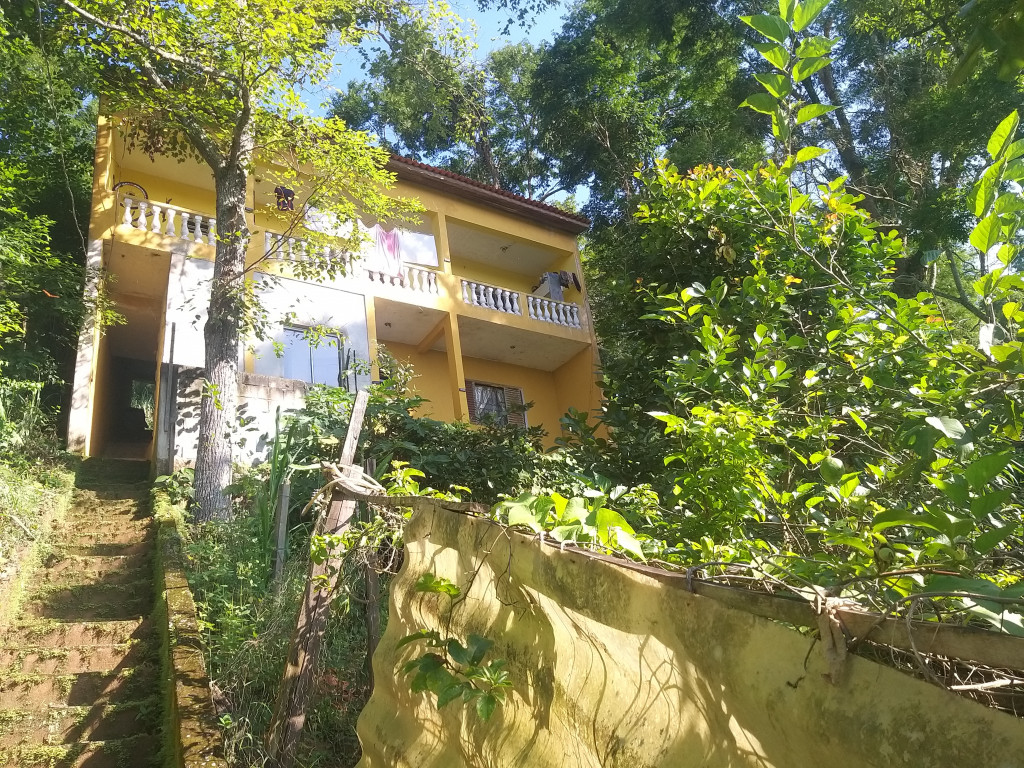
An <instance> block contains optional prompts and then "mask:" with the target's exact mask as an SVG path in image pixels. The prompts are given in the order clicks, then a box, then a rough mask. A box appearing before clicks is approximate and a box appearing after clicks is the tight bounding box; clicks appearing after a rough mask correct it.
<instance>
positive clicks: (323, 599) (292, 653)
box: [266, 390, 368, 768]
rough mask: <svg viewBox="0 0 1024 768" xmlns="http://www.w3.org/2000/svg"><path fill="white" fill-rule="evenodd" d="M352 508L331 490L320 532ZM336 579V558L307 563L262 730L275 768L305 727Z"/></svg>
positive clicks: (355, 426) (349, 458) (345, 457)
mask: <svg viewBox="0 0 1024 768" xmlns="http://www.w3.org/2000/svg"><path fill="white" fill-rule="evenodd" d="M367 400H368V396H367V394H366V391H365V390H364V391H362V392H359V393H358V394H356V400H355V404H354V405H353V406H352V416H351V418H350V420H349V424H348V433H347V434H346V435H345V444H344V446H343V447H342V449H341V460H340V462H339V466H342V467H344V466H345V465H348V464H351V463H352V462H353V461H354V460H355V456H356V447H357V446H358V444H359V433H360V431H361V430H362V426H363V419H364V418H365V416H366V404H367ZM355 509H356V502H355V501H354V500H346V499H345V498H343V496H342V493H341V490H340V489H339V488H337V487H335V489H334V492H333V493H332V494H331V501H330V504H329V505H328V507H327V514H326V517H325V519H324V522H323V526H322V527H321V532H322V533H323V534H324V535H331V534H338V533H341V532H342V531H344V530H345V529H346V528H347V527H348V524H349V521H350V520H351V519H352V516H353V514H354V513H355ZM340 575H341V560H340V558H337V557H334V556H331V557H329V558H328V559H327V560H326V561H324V562H323V563H321V564H319V565H317V564H316V563H313V562H310V564H309V575H308V576H307V578H306V588H305V591H304V592H303V595H302V603H301V604H300V605H299V615H298V619H297V620H296V622H295V632H294V634H293V635H292V642H291V646H290V647H289V649H288V658H287V660H286V661H285V667H284V673H283V674H282V675H281V685H280V687H279V688H278V690H277V701H276V702H275V705H274V716H273V718H272V719H271V721H270V728H269V730H268V731H267V738H266V744H267V753H268V755H269V756H270V758H271V760H272V761H273V763H274V764H275V765H277V766H279V768H290V766H291V765H292V763H293V762H294V761H295V747H296V746H297V745H298V743H299V736H301V734H302V727H303V726H304V725H305V723H306V707H307V705H308V703H309V698H310V694H311V693H312V690H313V672H314V670H315V669H316V664H317V660H318V658H319V656H320V646H321V643H322V641H323V636H324V629H325V628H326V626H327V617H328V614H329V612H330V607H331V601H332V600H333V599H334V594H335V592H336V590H337V586H338V579H339V577H340Z"/></svg>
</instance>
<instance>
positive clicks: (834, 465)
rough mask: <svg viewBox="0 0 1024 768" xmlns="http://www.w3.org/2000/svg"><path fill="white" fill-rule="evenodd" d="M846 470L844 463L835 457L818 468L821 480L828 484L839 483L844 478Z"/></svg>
mask: <svg viewBox="0 0 1024 768" xmlns="http://www.w3.org/2000/svg"><path fill="white" fill-rule="evenodd" d="M844 468H845V466H844V464H843V462H842V461H841V460H840V459H837V458H836V457H835V456H829V457H828V458H827V459H825V460H824V461H823V462H821V466H820V467H819V468H818V471H819V472H821V478H822V479H823V480H824V481H825V482H826V483H838V482H839V481H840V480H841V479H842V477H843V469H844Z"/></svg>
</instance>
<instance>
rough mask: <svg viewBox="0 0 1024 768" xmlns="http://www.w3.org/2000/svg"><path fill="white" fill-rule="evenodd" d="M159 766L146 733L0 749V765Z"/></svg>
mask: <svg viewBox="0 0 1024 768" xmlns="http://www.w3.org/2000/svg"><path fill="white" fill-rule="evenodd" d="M159 765H160V744H159V742H158V740H157V739H156V738H154V737H152V736H149V735H140V736H132V737H130V738H127V739H115V740H111V741H91V742H82V743H78V744H66V745H64V744H62V745H24V746H19V747H13V748H10V749H0V768H148V767H149V766H154V768H155V766H159Z"/></svg>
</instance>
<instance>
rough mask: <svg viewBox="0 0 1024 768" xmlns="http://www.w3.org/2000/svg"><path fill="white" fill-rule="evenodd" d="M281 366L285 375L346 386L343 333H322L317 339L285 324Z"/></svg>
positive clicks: (310, 381)
mask: <svg viewBox="0 0 1024 768" xmlns="http://www.w3.org/2000/svg"><path fill="white" fill-rule="evenodd" d="M282 342H283V343H282V350H281V368H282V375H283V376H284V378H286V379H298V380H299V381H304V382H306V383H307V384H325V385H327V386H329V387H344V386H347V384H348V381H347V380H346V379H347V378H348V377H347V376H343V373H347V371H346V370H345V366H343V365H342V360H343V358H344V354H345V349H344V345H343V344H342V340H341V337H339V336H337V335H336V334H323V335H321V336H319V337H318V338H317V340H316V341H313V340H311V339H310V338H309V337H308V336H307V331H306V330H305V329H302V328H285V329H284V338H283V340H282Z"/></svg>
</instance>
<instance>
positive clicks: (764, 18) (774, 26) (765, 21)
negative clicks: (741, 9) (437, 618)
mask: <svg viewBox="0 0 1024 768" xmlns="http://www.w3.org/2000/svg"><path fill="white" fill-rule="evenodd" d="M799 12H800V11H799V8H798V9H797V13H799ZM740 21H742V22H744V23H745V24H749V25H750V26H752V27H753V28H754V29H756V30H757V31H758V32H760V33H761V34H762V35H764V36H765V37H767V38H770V39H772V40H774V41H775V42H776V43H784V42H786V39H787V38H788V37H789V24H787V23H786V22H785V20H784V19H781V18H779V17H778V16H775V15H773V14H770V13H759V14H757V15H756V16H740Z"/></svg>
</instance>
